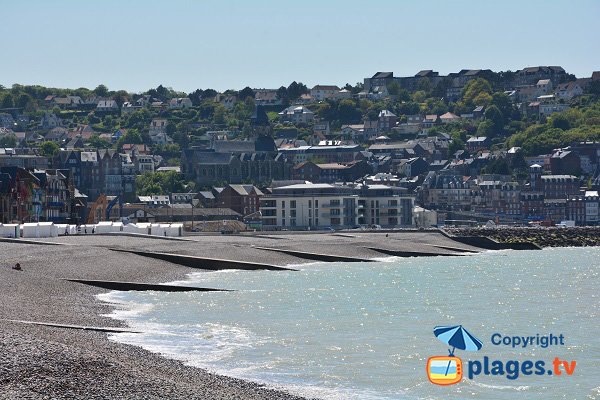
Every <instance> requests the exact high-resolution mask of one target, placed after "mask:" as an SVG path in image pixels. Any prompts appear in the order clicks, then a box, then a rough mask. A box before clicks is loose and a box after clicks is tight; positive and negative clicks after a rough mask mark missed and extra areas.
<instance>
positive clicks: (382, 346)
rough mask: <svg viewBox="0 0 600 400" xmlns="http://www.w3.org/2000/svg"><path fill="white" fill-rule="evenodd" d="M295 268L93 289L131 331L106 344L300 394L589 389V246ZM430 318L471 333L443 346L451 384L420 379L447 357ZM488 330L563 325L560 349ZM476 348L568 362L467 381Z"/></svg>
mask: <svg viewBox="0 0 600 400" xmlns="http://www.w3.org/2000/svg"><path fill="white" fill-rule="evenodd" d="M298 267H299V268H300V271H299V272H287V271H284V272H273V271H258V272H251V271H224V272H202V273H193V274H191V275H190V276H189V278H188V280H186V281H182V282H177V283H178V284H185V285H195V286H202V287H216V288H225V289H235V290H236V291H234V292H205V293H200V292H197V293H157V292H111V293H108V294H104V295H100V296H99V297H100V298H101V299H102V300H104V301H108V302H111V303H114V304H116V306H117V308H116V310H115V311H114V313H113V314H111V316H112V317H114V318H117V319H121V320H125V321H127V323H128V324H129V325H130V326H131V327H133V328H134V329H135V330H140V331H142V332H144V333H142V334H121V333H120V334H112V335H111V336H110V338H111V340H115V341H119V342H123V343H128V344H133V345H137V346H141V347H143V348H145V349H148V350H150V351H153V352H157V353H161V354H163V355H164V356H166V357H171V358H175V359H179V360H183V361H184V362H185V363H186V364H189V365H193V366H197V367H202V368H206V369H208V370H211V371H215V372H218V373H221V374H226V375H231V376H235V377H241V378H246V379H250V380H255V381H260V382H264V383H267V384H268V385H270V386H273V387H278V388H283V389H285V390H288V391H290V392H293V393H296V394H301V395H305V396H308V397H319V398H326V399H440V398H444V399H464V398H472V399H514V398H517V397H518V398H527V399H600V361H599V360H600V339H599V338H600V334H599V332H600V315H599V311H600V297H599V296H600V291H599V289H600V248H597V247H596V248H562V249H557V248H555V249H545V250H542V251H498V252H486V253H482V254H477V255H472V256H465V257H433V258H386V259H381V261H378V262H375V263H314V264H309V265H301V266H298ZM437 325H462V326H463V327H465V328H466V329H468V330H469V332H470V333H471V334H473V335H474V336H476V337H477V338H479V339H480V340H481V341H482V342H483V347H482V349H481V350H479V351H477V352H467V351H461V350H456V352H455V356H458V357H460V358H461V359H462V362H463V371H464V375H465V376H464V377H463V379H462V381H461V382H460V383H458V384H456V385H452V386H438V385H434V384H432V383H430V382H429V380H428V378H427V373H426V364H427V359H428V358H429V357H431V356H447V355H448V346H447V345H446V344H444V343H442V342H441V341H439V340H438V339H437V338H436V337H435V336H434V335H433V328H434V327H435V326H437ZM495 333H498V334H500V335H501V336H502V337H504V336H509V337H512V336H534V337H537V335H540V337H542V336H545V335H549V334H553V335H555V336H558V335H561V334H562V335H563V338H564V345H553V346H549V347H546V348H543V347H541V345H540V344H535V343H534V344H533V345H528V346H527V347H526V348H523V347H515V348H513V347H511V346H510V345H509V346H506V345H494V344H492V343H491V338H492V335H494V334H495ZM496 338H498V336H496ZM484 357H488V359H489V361H490V363H491V362H492V361H494V360H499V361H501V362H502V363H504V364H505V363H507V362H508V361H513V362H514V361H518V362H519V363H520V365H522V363H523V362H524V361H528V360H531V361H533V362H535V361H539V360H542V361H544V362H545V365H546V367H547V369H552V361H553V360H554V359H555V357H559V358H560V359H561V360H567V361H569V362H570V361H576V368H575V370H574V372H573V373H572V375H567V374H566V373H564V372H563V373H562V375H560V376H557V375H555V374H553V375H548V374H546V373H544V375H535V374H531V375H525V374H520V376H519V377H518V378H517V379H512V380H511V379H507V377H506V373H505V374H504V375H495V376H493V375H487V376H486V375H483V374H480V375H476V376H473V378H472V379H469V378H468V377H467V376H466V375H467V373H468V365H469V361H479V362H482V363H483V360H484ZM473 365H474V364H473ZM513 365H514V364H513ZM473 368H474V367H473Z"/></svg>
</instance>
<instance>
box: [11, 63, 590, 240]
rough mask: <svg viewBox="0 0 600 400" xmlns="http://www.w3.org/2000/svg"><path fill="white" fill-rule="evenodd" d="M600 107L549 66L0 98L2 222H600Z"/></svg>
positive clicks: (240, 226) (218, 226)
mask: <svg viewBox="0 0 600 400" xmlns="http://www.w3.org/2000/svg"><path fill="white" fill-rule="evenodd" d="M599 98H600V71H597V72H594V73H593V74H592V76H591V77H584V78H577V77H575V76H573V75H571V74H569V73H567V72H566V71H565V70H564V69H563V68H562V67H559V66H537V67H527V68H523V69H521V70H518V71H515V72H511V71H506V72H493V71H492V70H489V69H487V70H479V69H478V70H470V69H463V70H461V71H459V72H456V73H450V74H448V75H445V76H443V75H440V74H439V73H438V72H435V71H432V70H423V71H420V72H418V73H416V74H415V75H414V76H405V77H396V76H394V74H393V73H392V72H377V73H375V74H374V75H372V76H371V77H367V78H364V80H363V81H362V82H359V83H357V84H356V85H354V86H353V85H350V84H346V85H345V86H343V87H340V86H336V85H330V84H318V85H315V86H314V87H312V88H308V87H306V86H305V85H304V84H302V83H298V82H292V83H291V84H290V85H289V86H287V87H285V86H282V87H280V88H279V89H264V88H254V89H253V88H249V87H246V88H244V89H242V90H239V91H235V90H228V91H225V92H223V93H219V92H217V91H215V90H212V89H206V90H200V89H198V90H196V91H195V92H192V93H188V94H186V93H183V92H177V91H174V90H173V89H170V88H165V87H163V86H159V87H157V88H156V89H151V90H149V91H147V92H145V93H136V94H132V93H128V92H126V91H109V90H108V88H106V87H105V86H103V85H100V86H98V87H97V88H96V89H94V90H88V89H84V88H81V89H75V90H69V89H53V88H45V87H41V86H23V85H13V86H12V87H11V88H4V87H0V223H1V224H11V223H12V224H14V223H34V222H54V223H56V224H73V225H83V224H91V223H97V222H100V221H119V222H125V223H128V222H156V223H163V222H177V223H183V224H184V226H185V228H186V229H188V230H205V229H206V230H210V229H212V230H222V229H223V228H222V227H223V226H225V225H226V223H225V221H230V222H232V224H233V226H235V227H236V228H235V230H244V229H252V230H254V229H258V230H323V229H327V230H329V229H347V228H371V229H373V228H375V229H380V228H406V227H417V228H427V227H432V226H452V225H477V224H491V225H498V224H505V225H515V226H519V225H544V226H552V225H568V226H588V225H598V223H599V221H600V215H599V205H600V197H599V191H600V162H599V160H600V101H599ZM219 221H222V223H220V222H219ZM233 222H235V223H233Z"/></svg>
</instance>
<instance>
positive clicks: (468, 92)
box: [463, 78, 492, 107]
mask: <svg viewBox="0 0 600 400" xmlns="http://www.w3.org/2000/svg"><path fill="white" fill-rule="evenodd" d="M491 93H492V85H490V83H489V82H488V81H486V80H485V79H483V78H477V79H473V80H471V81H469V82H467V84H466V85H465V87H464V89H463V102H464V103H465V104H467V105H468V106H469V107H473V106H486V105H488V104H489V103H490V102H491V101H492V95H491Z"/></svg>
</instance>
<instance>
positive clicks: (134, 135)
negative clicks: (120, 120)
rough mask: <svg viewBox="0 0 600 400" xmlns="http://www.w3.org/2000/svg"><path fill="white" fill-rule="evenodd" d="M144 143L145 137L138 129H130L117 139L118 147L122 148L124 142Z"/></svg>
mask: <svg viewBox="0 0 600 400" xmlns="http://www.w3.org/2000/svg"><path fill="white" fill-rule="evenodd" d="M125 143H128V144H143V143H144V138H143V137H142V135H141V134H140V132H139V131H138V130H137V129H128V130H127V132H125V134H124V135H123V136H121V137H120V138H119V140H117V148H118V149H122V148H123V144H125Z"/></svg>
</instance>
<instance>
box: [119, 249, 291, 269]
mask: <svg viewBox="0 0 600 400" xmlns="http://www.w3.org/2000/svg"><path fill="white" fill-rule="evenodd" d="M110 250H112V251H119V252H123V253H130V254H136V255H138V256H142V257H149V258H154V259H158V260H163V261H168V262H171V263H173V264H178V265H183V266H185V267H189V268H197V269H204V270H211V271H221V270H228V269H241V270H248V271H258V270H269V271H297V270H296V269H293V268H285V267H278V266H276V265H270V264H262V263H253V262H248V261H235V260H225V259H220V258H207V257H197V256H184V255H180V254H172V253H158V252H152V251H140V250H124V249H115V248H111V249H110Z"/></svg>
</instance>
